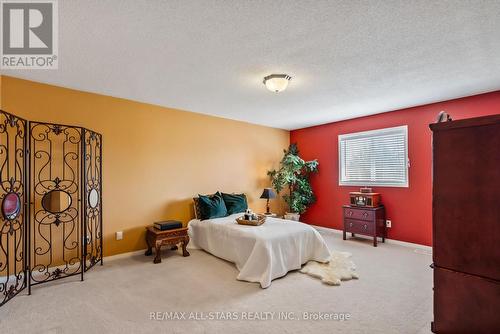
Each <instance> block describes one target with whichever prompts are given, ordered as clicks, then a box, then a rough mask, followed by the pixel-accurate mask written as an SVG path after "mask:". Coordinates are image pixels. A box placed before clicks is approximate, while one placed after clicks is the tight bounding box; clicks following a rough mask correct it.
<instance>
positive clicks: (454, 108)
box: [290, 91, 500, 246]
mask: <svg viewBox="0 0 500 334" xmlns="http://www.w3.org/2000/svg"><path fill="white" fill-rule="evenodd" d="M441 110H444V111H446V112H447V113H449V114H450V115H451V116H452V118H453V119H462V118H471V117H477V116H484V115H492V114H500V91H496V92H493V93H487V94H481V95H476V96H471V97H466V98H461V99H456V100H450V101H445V102H439V103H433V104H429V105H424V106H419V107H413V108H407V109H402V110H398V111H393V112H387V113H383V114H378V115H373V116H368V117H362V118H356V119H351V120H347V121H342V122H335V123H329V124H325V125H319V126H314V127H310V128H304V129H299V130H294V131H291V132H290V142H291V143H295V142H296V143H297V144H298V146H299V150H300V155H301V156H302V158H304V159H306V160H311V159H318V161H319V173H318V174H317V175H314V176H313V177H312V181H311V182H312V186H313V189H314V192H315V194H316V196H317V202H316V203H315V204H313V205H312V206H311V207H310V208H309V210H308V211H307V212H306V213H305V214H304V215H303V217H302V218H301V220H302V221H303V222H306V223H309V224H313V225H318V226H324V227H330V228H335V229H342V212H341V207H342V205H343V204H347V203H348V201H349V192H350V191H356V190H358V189H359V187H346V186H339V184H338V181H339V180H338V173H339V172H338V135H340V134H346V133H351V132H359V131H367V130H374V129H380V128H387V127H393V126H399V125H408V151H409V152H408V153H409V158H410V170H409V177H410V180H409V181H410V186H409V187H408V188H395V187H373V188H374V190H375V191H376V192H380V193H381V194H382V202H383V204H384V205H385V206H386V212H387V218H388V219H391V220H392V228H390V229H388V237H389V238H390V239H396V240H401V241H407V242H413V243H417V244H423V245H429V246H430V245H431V242H432V233H431V231H432V229H431V227H432V165H431V161H432V151H431V143H432V136H431V131H430V129H429V126H428V125H429V124H430V123H433V122H434V120H435V118H436V116H437V114H438V113H439V111H441ZM459 147H460V143H457V149H459ZM457 168H460V166H457ZM459 190H460V189H457V191H459Z"/></svg>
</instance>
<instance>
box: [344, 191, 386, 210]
mask: <svg viewBox="0 0 500 334" xmlns="http://www.w3.org/2000/svg"><path fill="white" fill-rule="evenodd" d="M366 189H370V188H361V189H360V191H359V192H357V191H353V192H350V193H349V198H350V203H351V205H352V206H363V207H370V208H376V207H378V206H379V205H380V194H379V193H372V192H371V189H370V192H366Z"/></svg>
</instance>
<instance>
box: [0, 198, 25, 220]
mask: <svg viewBox="0 0 500 334" xmlns="http://www.w3.org/2000/svg"><path fill="white" fill-rule="evenodd" d="M19 212H21V199H20V198H19V195H18V194H17V193H14V192H10V193H8V194H7V195H5V197H4V198H3V201H2V214H3V216H4V218H5V219H7V220H14V219H16V217H17V216H18V215H19Z"/></svg>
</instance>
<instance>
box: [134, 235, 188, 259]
mask: <svg viewBox="0 0 500 334" xmlns="http://www.w3.org/2000/svg"><path fill="white" fill-rule="evenodd" d="M187 231H188V228H187V227H182V228H177V229H173V230H166V231H160V230H158V229H157V228H156V227H154V226H148V227H146V243H147V245H148V249H147V250H146V253H144V255H146V256H149V255H152V254H153V247H154V248H155V253H156V254H155V258H154V260H153V262H154V263H160V262H161V246H171V249H172V250H176V249H177V244H178V243H181V245H182V256H189V252H188V251H187V250H186V247H187V244H188V243H189V236H188V232H187Z"/></svg>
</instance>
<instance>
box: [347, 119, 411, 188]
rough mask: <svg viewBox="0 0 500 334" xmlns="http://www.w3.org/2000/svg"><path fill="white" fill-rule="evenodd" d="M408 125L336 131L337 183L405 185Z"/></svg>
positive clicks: (406, 181)
mask: <svg viewBox="0 0 500 334" xmlns="http://www.w3.org/2000/svg"><path fill="white" fill-rule="evenodd" d="M408 167H409V161H408V127H407V126H406V125H404V126H398V127H394V128H387V129H380V130H373V131H365V132H357V133H350V134H345V135H339V184H340V185H351V186H365V185H366V186H370V185H371V186H391V187H408Z"/></svg>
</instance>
